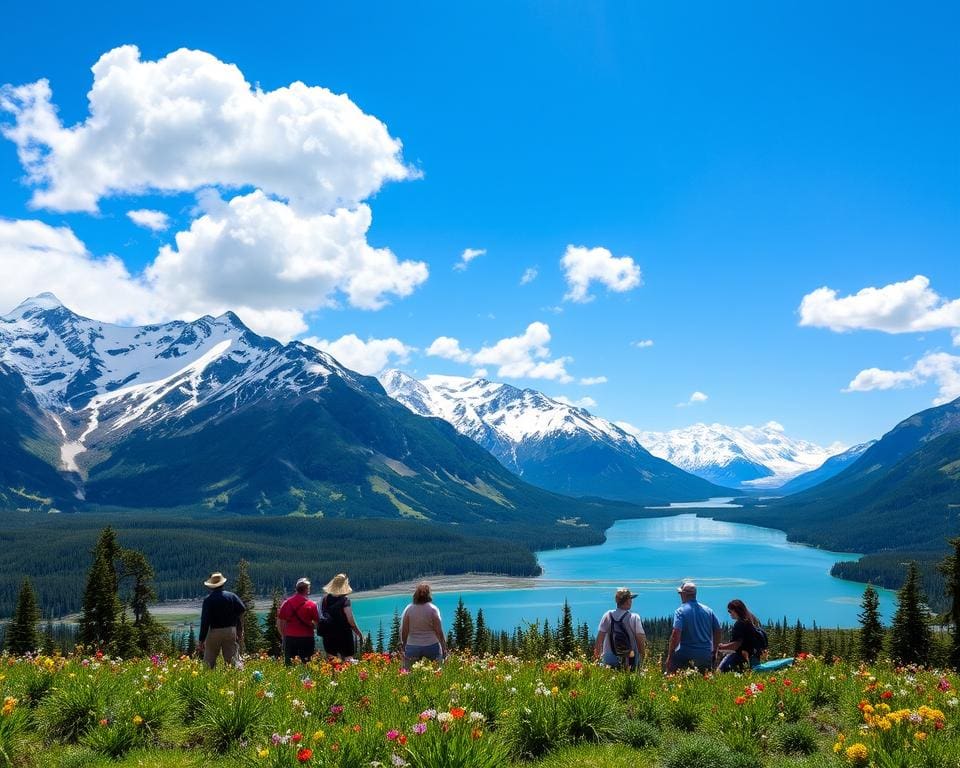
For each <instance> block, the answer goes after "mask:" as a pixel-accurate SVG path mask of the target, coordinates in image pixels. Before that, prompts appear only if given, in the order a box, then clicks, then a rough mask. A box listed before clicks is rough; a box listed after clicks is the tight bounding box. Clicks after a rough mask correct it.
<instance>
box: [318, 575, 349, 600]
mask: <svg viewBox="0 0 960 768" xmlns="http://www.w3.org/2000/svg"><path fill="white" fill-rule="evenodd" d="M323 591H324V592H326V593H327V594H328V595H349V594H350V593H351V592H353V587H351V586H350V579H348V578H347V574H345V573H338V574H337V575H336V576H334V577H333V578H332V579H330V581H328V582H327V584H326V586H324V588H323Z"/></svg>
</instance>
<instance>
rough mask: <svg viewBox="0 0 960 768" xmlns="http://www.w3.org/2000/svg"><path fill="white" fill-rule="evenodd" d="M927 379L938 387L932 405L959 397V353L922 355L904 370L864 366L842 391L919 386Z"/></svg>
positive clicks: (867, 390) (866, 390)
mask: <svg viewBox="0 0 960 768" xmlns="http://www.w3.org/2000/svg"><path fill="white" fill-rule="evenodd" d="M929 381H932V382H934V383H936V385H937V387H938V393H937V397H936V398H934V400H933V404H934V405H942V404H943V403H949V402H950V401H951V400H955V399H956V398H958V397H960V356H957V355H950V354H947V353H946V352H934V353H931V354H928V355H924V356H923V357H922V358H920V359H919V360H918V361H917V362H916V364H915V365H914V366H913V367H912V368H909V369H908V370H905V371H890V370H884V369H882V368H867V369H866V370H863V371H860V373H858V374H857V375H856V376H855V377H854V379H853V381H851V382H850V383H849V384H848V385H847V387H846V389H845V390H844V392H869V391H871V390H884V389H901V388H904V387H919V386H920V385H922V384H925V383H927V382H929Z"/></svg>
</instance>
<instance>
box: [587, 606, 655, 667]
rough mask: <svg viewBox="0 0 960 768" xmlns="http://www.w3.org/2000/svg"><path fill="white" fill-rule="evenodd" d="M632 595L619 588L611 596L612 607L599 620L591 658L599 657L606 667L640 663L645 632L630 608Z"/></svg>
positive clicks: (635, 665)
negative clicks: (613, 606)
mask: <svg viewBox="0 0 960 768" xmlns="http://www.w3.org/2000/svg"><path fill="white" fill-rule="evenodd" d="M635 597H636V595H635V594H634V593H633V592H631V591H630V590H629V589H627V588H626V587H620V589H618V590H617V591H616V593H614V596H613V599H614V602H615V603H616V606H617V607H616V609H614V610H611V611H607V612H606V613H605V614H603V618H602V619H600V626H599V627H598V628H597V642H596V645H594V647H593V657H594V658H595V659H602V661H603V663H604V664H606V665H607V666H608V667H622V668H623V669H636V668H637V667H638V666H639V665H640V664H642V663H643V658H644V656H645V655H646V651H647V635H646V633H645V632H644V631H643V622H642V621H640V617H639V616H638V615H637V614H635V613H633V612H632V611H631V610H630V609H631V608H632V607H633V599H634V598H635Z"/></svg>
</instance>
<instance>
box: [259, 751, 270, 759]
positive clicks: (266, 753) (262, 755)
mask: <svg viewBox="0 0 960 768" xmlns="http://www.w3.org/2000/svg"><path fill="white" fill-rule="evenodd" d="M269 756H270V750H269V749H261V750H260V751H259V752H257V757H259V758H261V759H265V758H267V757H269Z"/></svg>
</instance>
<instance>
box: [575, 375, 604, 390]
mask: <svg viewBox="0 0 960 768" xmlns="http://www.w3.org/2000/svg"><path fill="white" fill-rule="evenodd" d="M580 383H581V384H583V385H584V386H585V387H592V386H593V385H594V384H606V383H607V377H606V376H587V377H586V378H584V379H580Z"/></svg>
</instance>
